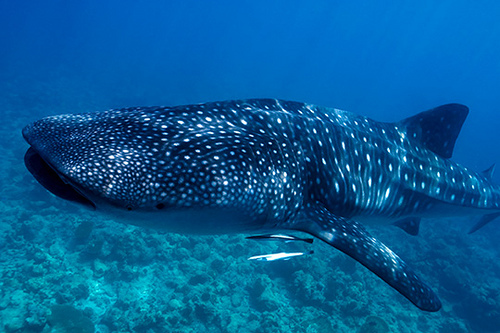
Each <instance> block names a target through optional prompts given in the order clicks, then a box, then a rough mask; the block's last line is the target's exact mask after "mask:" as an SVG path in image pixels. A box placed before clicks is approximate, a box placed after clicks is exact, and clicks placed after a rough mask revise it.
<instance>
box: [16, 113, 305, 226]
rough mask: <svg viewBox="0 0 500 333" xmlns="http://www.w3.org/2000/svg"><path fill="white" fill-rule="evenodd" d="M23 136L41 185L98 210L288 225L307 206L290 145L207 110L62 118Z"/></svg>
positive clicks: (50, 119) (49, 120)
mask: <svg viewBox="0 0 500 333" xmlns="http://www.w3.org/2000/svg"><path fill="white" fill-rule="evenodd" d="M23 136H24V138H25V139H26V141H27V142H28V143H29V144H30V146H31V148H30V149H29V150H28V152H27V153H26V156H25V164H26V166H27V168H28V169H29V171H30V172H31V173H32V174H33V175H34V177H35V178H36V179H37V180H38V182H39V183H41V184H42V185H43V186H44V187H45V188H46V189H48V190H49V191H51V192H52V193H53V194H55V195H57V196H59V197H62V198H64V199H67V200H71V201H75V202H78V203H81V204H84V205H86V206H88V207H92V208H95V209H98V210H109V209H111V208H112V209H114V210H121V211H134V212H158V211H162V212H166V211H174V210H175V211H179V210H188V209H189V210H192V209H193V208H196V209H207V208H208V209H212V210H213V209H215V210H220V211H223V212H224V214H227V212H231V211H236V212H238V214H242V215H243V216H249V217H251V218H252V219H253V220H259V221H267V220H270V219H278V220H283V219H285V218H286V216H285V215H287V214H290V212H292V213H293V209H294V208H295V207H296V206H297V207H298V202H299V201H300V200H301V197H300V195H295V196H293V193H294V192H297V190H298V188H297V187H298V186H300V184H299V178H297V176H295V175H292V172H291V171H290V170H295V169H296V168H295V166H291V165H289V166H288V164H283V163H282V161H283V160H284V157H283V147H282V146H281V143H277V142H276V141H274V140H273V139H270V138H268V137H263V136H259V135H254V134H250V135H249V134H248V133H245V131H244V130H242V129H241V128H240V127H237V126H230V125H228V122H224V121H221V119H215V117H214V116H213V115H212V114H209V113H208V111H203V110H202V112H199V110H198V112H193V113H187V112H186V110H185V109H168V108H145V109H123V110H111V111H105V112H95V113H88V114H80V115H62V116H53V117H47V118H44V119H41V120H38V121H35V122H33V123H32V124H30V125H28V126H26V127H25V128H24V129H23ZM289 161H290V163H292V162H293V158H289ZM294 165H296V164H294ZM292 176H293V177H294V179H292V178H291V177H292ZM283 181H285V182H287V181H288V183H287V184H284V183H283ZM285 185H286V186H285ZM276 194H278V195H276ZM280 194H281V195H280ZM204 216H206V214H205V215H204Z"/></svg>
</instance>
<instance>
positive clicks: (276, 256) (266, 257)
mask: <svg viewBox="0 0 500 333" xmlns="http://www.w3.org/2000/svg"><path fill="white" fill-rule="evenodd" d="M313 253H314V251H308V252H292V253H286V252H281V253H271V254H262V255H259V256H253V257H250V258H248V260H257V261H275V260H288V259H290V258H293V257H300V256H303V255H306V254H313Z"/></svg>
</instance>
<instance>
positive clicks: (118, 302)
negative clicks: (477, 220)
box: [0, 0, 500, 332]
mask: <svg viewBox="0 0 500 333" xmlns="http://www.w3.org/2000/svg"><path fill="white" fill-rule="evenodd" d="M499 14H500V3H498V2H496V1H482V2H470V1H439V2H436V1H419V2H409V1H401V2H392V3H377V2H364V3H357V2H353V1H315V2H303V1H273V2H270V1H267V2H265V1H211V2H208V1H183V2H174V1H157V0H156V1H149V2H134V1H106V2H104V1H85V2H67V1H45V2H34V1H27V0H25V1H15V2H12V1H11V2H8V1H1V2H0V28H1V29H0V31H2V33H1V34H0V46H1V47H0V112H1V114H2V120H3V121H2V122H1V124H0V133H1V137H2V140H1V142H0V150H1V155H0V156H2V159H0V182H1V183H0V184H1V186H0V197H1V198H2V200H1V201H0V210H1V211H2V214H1V216H2V218H1V219H0V250H1V251H0V276H1V280H0V283H1V286H2V288H1V290H0V325H1V326H0V330H2V329H3V330H5V331H6V332H28V331H29V332H51V331H54V332H55V331H58V332H60V331H65V330H66V331H76V329H79V330H80V331H81V332H92V331H94V330H95V331H98V332H127V331H130V332H148V331H149V332H290V331H293V332H372V331H374V330H373V329H374V328H377V329H379V331H380V332H389V331H390V332H500V264H499V263H498V259H497V258H498V255H499V252H500V245H498V239H500V238H499V236H500V226H499V224H498V221H497V223H495V222H492V223H491V224H490V225H488V226H486V227H485V228H484V229H482V230H480V231H479V232H477V233H476V234H473V235H467V234H466V232H467V230H468V228H469V227H470V226H471V225H472V224H473V223H474V221H471V220H470V219H464V220H456V219H444V220H429V221H425V222H423V223H422V232H421V235H420V236H419V237H417V238H414V237H410V236H407V235H406V234H403V233H402V232H401V231H400V230H395V228H391V227H380V228H374V229H373V233H374V234H376V235H377V237H379V238H380V239H382V240H383V241H384V242H385V243H386V244H387V245H389V246H390V247H391V248H393V249H394V250H395V251H396V252H397V253H399V254H400V255H401V256H402V257H403V258H404V259H405V260H406V261H407V262H408V263H409V264H410V265H411V266H412V267H414V268H415V270H416V271H417V272H419V273H420V274H421V275H422V276H423V277H424V278H425V279H426V280H427V281H428V283H429V284H430V285H431V286H432V287H433V288H434V289H435V290H437V291H438V293H439V294H440V296H441V297H442V299H443V304H444V306H443V309H442V310H441V311H440V312H438V313H433V314H429V313H423V312H420V311H419V310H418V309H416V308H414V307H413V306H412V305H411V304H409V303H408V302H407V301H406V300H405V299H404V298H402V297H401V296H400V295H399V294H397V293H396V292H394V291H393V290H392V289H391V288H389V287H387V286H386V285H385V284H384V283H382V282H381V281H379V280H378V279H377V278H376V277H375V276H373V274H371V273H369V272H368V271H366V270H365V269H364V268H363V267H361V266H360V265H359V264H355V263H354V262H352V261H350V260H349V259H347V258H346V257H345V256H344V255H342V254H340V253H338V251H335V250H334V249H331V248H329V247H328V246H326V245H325V246H323V245H322V244H315V246H316V248H315V250H316V253H315V255H314V256H310V257H304V258H300V259H298V260H294V261H289V262H285V263H277V264H273V265H254V264H253V263H249V262H246V261H245V259H246V257H247V256H249V255H253V254H255V250H256V248H255V244H251V245H249V244H248V241H245V240H244V239H243V237H240V236H221V237H189V236H184V235H171V234H164V233H158V232H156V231H150V230H144V229H140V228H135V227H131V226H125V225H122V224H119V223H117V222H116V221H110V220H105V219H103V218H102V217H99V216H98V215H89V214H88V213H87V212H86V211H84V210H80V208H78V207H75V206H73V205H71V204H68V203H65V202H62V201H61V200H60V199H57V198H55V197H53V196H51V195H50V194H48V193H47V192H46V191H45V190H44V189H43V188H41V187H40V186H39V185H38V184H36V182H35V181H34V180H33V179H32V177H31V176H30V175H29V174H28V172H27V171H26V170H25V168H24V166H23V162H22V159H23V154H24V152H25V150H26V148H27V145H26V144H25V143H24V141H23V140H22V137H21V135H20V131H21V128H22V127H23V126H24V125H25V124H27V123H28V122H29V121H32V120H35V119H37V118H40V117H42V116H46V115H52V114H60V113H73V112H75V113H76V112H84V111H93V110H104V109H108V108H117V107H124V106H137V105H177V104H191V103H198V102H207V101H216V100H226V99H241V98H253V97H271V98H281V99H287V100H296V101H302V102H308V103H314V104H318V105H324V106H332V107H337V108H341V109H346V110H349V111H352V112H355V113H358V114H363V115H367V116H369V117H371V118H374V119H376V120H381V121H397V120H400V119H402V118H405V117H408V116H410V115H413V114H415V113H417V112H420V111H423V110H426V109H430V108H432V107H435V106H437V105H440V104H444V103H449V102H457V103H463V104H466V105H468V106H469V107H470V110H471V112H470V115H469V117H468V119H467V121H466V123H465V125H464V127H463V129H462V133H461V135H460V137H459V139H458V142H457V144H456V148H455V153H454V157H453V159H454V160H455V161H457V162H460V163H462V164H465V165H467V166H469V167H471V168H472V169H475V170H482V169H486V168H488V167H489V166H490V165H491V164H492V163H495V162H500V149H499V148H498V144H497V142H498V127H499V126H500V114H499V113H498V106H499V105H500V103H499V102H500V94H499V93H498V91H499V88H500V62H499V60H498V59H500V40H499V39H498V35H499V33H500V22H499V21H498V16H499ZM494 181H496V182H497V183H498V182H500V176H499V175H498V174H496V175H494ZM259 246H260V247H261V248H260V251H257V253H266V251H272V250H274V249H275V248H274V246H275V245H272V244H270V245H265V244H264V245H259ZM65 314H66V315H65ZM75 327H76V328H75ZM370 329H372V330H371V331H370Z"/></svg>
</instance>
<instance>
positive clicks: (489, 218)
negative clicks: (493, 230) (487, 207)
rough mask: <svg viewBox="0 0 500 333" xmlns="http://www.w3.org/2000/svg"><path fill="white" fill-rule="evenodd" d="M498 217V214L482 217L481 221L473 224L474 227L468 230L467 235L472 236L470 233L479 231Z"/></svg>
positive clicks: (499, 215)
mask: <svg viewBox="0 0 500 333" xmlns="http://www.w3.org/2000/svg"><path fill="white" fill-rule="evenodd" d="M498 217H500V213H492V214H486V215H483V216H482V217H481V219H480V220H479V221H478V222H477V223H476V224H474V226H473V227H472V228H470V230H469V232H468V234H472V233H474V232H476V231H478V230H479V229H481V228H482V227H484V226H485V225H487V224H488V223H490V222H491V221H493V220H494V219H496V218H498Z"/></svg>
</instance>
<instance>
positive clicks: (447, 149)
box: [398, 104, 469, 158]
mask: <svg viewBox="0 0 500 333" xmlns="http://www.w3.org/2000/svg"><path fill="white" fill-rule="evenodd" d="M468 114H469V108H468V107H466V106H465V105H461V104H446V105H442V106H438V107H437V108H434V109H431V110H428V111H424V112H421V113H419V114H417V115H415V116H413V117H410V118H406V119H404V120H402V121H401V122H400V123H399V124H398V125H401V126H402V127H403V128H405V129H406V133H407V135H408V136H409V137H410V139H414V140H417V141H418V142H420V143H421V144H422V145H424V146H425V147H426V148H427V149H429V150H431V151H432V152H434V153H436V154H438V155H439V156H441V157H443V158H450V157H451V155H452V154H453V148H454V147H455V141H456V140H457V137H458V134H459V133H460V130H461V129H462V125H463V123H464V121H465V118H467V115H468Z"/></svg>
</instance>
